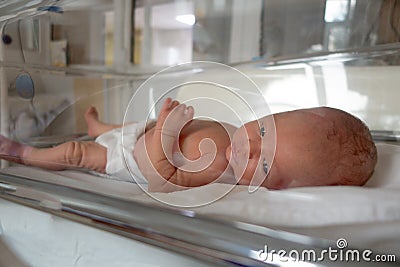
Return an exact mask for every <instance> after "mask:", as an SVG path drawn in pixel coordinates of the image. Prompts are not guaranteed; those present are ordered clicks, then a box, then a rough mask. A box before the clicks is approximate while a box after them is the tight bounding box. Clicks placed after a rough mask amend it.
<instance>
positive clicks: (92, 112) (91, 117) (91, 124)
mask: <svg viewBox="0 0 400 267" xmlns="http://www.w3.org/2000/svg"><path fill="white" fill-rule="evenodd" d="M85 120H86V124H87V127H88V135H89V136H90V137H97V136H99V135H101V134H103V133H105V132H108V131H110V130H112V129H115V128H121V127H122V125H120V124H107V123H104V122H101V121H100V120H99V114H98V112H97V110H96V108H95V107H90V108H88V109H87V110H86V112H85Z"/></svg>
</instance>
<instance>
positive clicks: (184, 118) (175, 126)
mask: <svg viewBox="0 0 400 267" xmlns="http://www.w3.org/2000/svg"><path fill="white" fill-rule="evenodd" d="M193 116H194V109H193V107H192V106H189V107H187V106H186V105H185V104H180V103H179V102H178V101H176V100H174V101H172V100H171V99H170V98H167V99H166V100H165V102H164V105H163V107H162V109H161V111H160V115H159V116H158V120H157V126H158V127H157V128H159V129H160V127H161V129H160V130H161V132H162V135H164V136H165V135H166V136H171V137H176V138H177V137H178V136H179V133H180V131H181V130H182V128H183V126H185V124H187V123H188V122H190V121H191V120H192V119H193Z"/></svg>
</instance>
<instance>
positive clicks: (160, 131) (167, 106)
mask: <svg viewBox="0 0 400 267" xmlns="http://www.w3.org/2000/svg"><path fill="white" fill-rule="evenodd" d="M193 115H194V110H193V108H192V107H186V105H183V104H179V102H178V101H172V100H171V99H170V98H168V99H166V100H165V102H164V104H163V107H162V109H161V111H160V114H159V116H158V119H157V123H156V126H155V127H154V132H153V136H151V140H147V141H146V150H147V154H148V156H149V159H150V161H151V164H152V165H153V168H154V169H155V170H154V171H153V173H152V175H151V177H147V178H148V179H149V189H150V190H151V188H153V187H157V186H155V185H157V184H159V183H162V182H163V181H164V182H165V180H169V179H170V177H172V176H173V175H174V174H175V172H176V166H174V164H172V153H173V147H174V144H175V143H176V142H177V141H178V138H179V133H180V131H181V129H182V128H183V126H184V125H185V124H186V123H187V122H189V121H191V120H192V118H193ZM146 138H147V137H146ZM148 141H150V142H148ZM164 179H165V180H164Z"/></svg>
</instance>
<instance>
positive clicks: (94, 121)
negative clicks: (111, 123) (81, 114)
mask: <svg viewBox="0 0 400 267" xmlns="http://www.w3.org/2000/svg"><path fill="white" fill-rule="evenodd" d="M85 120H86V124H87V127H88V135H89V136H90V137H97V136H99V131H100V128H101V126H102V124H103V123H102V122H100V121H99V113H98V112H97V110H96V108H95V107H93V106H91V107H89V108H88V109H87V110H86V112H85Z"/></svg>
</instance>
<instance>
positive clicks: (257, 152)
mask: <svg viewBox="0 0 400 267" xmlns="http://www.w3.org/2000/svg"><path fill="white" fill-rule="evenodd" d="M274 152H275V127H274V121H273V117H272V116H267V117H264V118H261V119H260V120H256V121H252V122H249V123H246V124H245V125H244V126H242V127H240V128H239V129H237V130H236V132H235V133H234V135H233V137H232V140H231V145H230V146H229V147H228V148H227V150H226V157H227V159H228V161H229V164H230V166H231V167H232V169H233V172H234V175H235V177H236V179H237V180H238V183H239V184H244V185H249V184H251V185H261V184H262V183H264V182H265V181H264V180H265V178H266V177H267V175H268V173H269V171H270V168H271V165H272V160H273V158H274ZM270 183H272V184H273V183H274V181H270Z"/></svg>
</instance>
